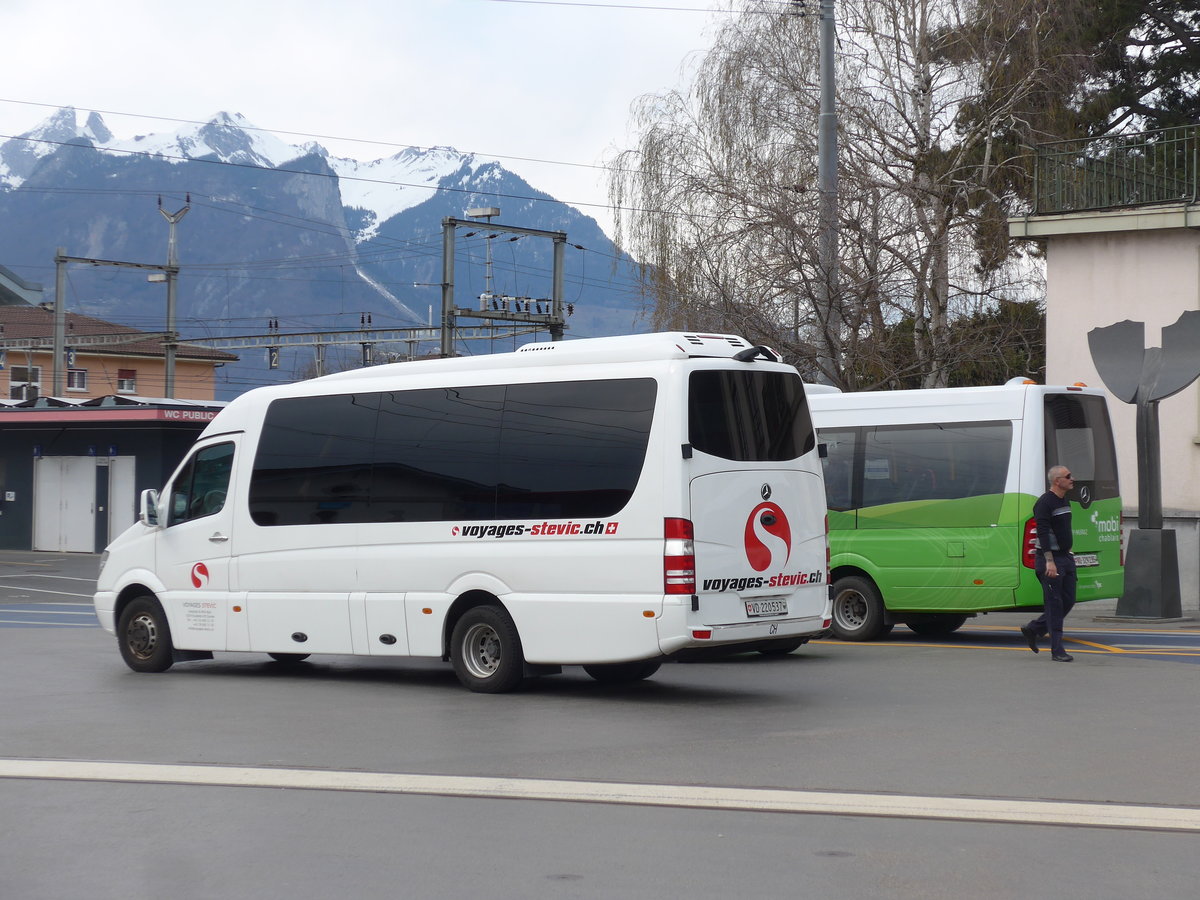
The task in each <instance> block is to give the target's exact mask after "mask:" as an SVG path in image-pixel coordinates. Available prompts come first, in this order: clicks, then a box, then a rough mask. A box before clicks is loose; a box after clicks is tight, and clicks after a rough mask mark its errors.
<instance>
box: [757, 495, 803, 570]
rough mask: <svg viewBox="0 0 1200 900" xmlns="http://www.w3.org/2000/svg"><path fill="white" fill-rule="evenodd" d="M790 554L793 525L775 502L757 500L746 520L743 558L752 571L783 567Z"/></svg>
mask: <svg viewBox="0 0 1200 900" xmlns="http://www.w3.org/2000/svg"><path fill="white" fill-rule="evenodd" d="M791 555H792V529H791V526H790V525H788V520H787V516H785V515H784V514H783V510H782V509H781V508H780V506H779V504H777V503H770V502H765V503H760V504H758V506H756V507H754V510H753V511H752V512H751V513H750V518H748V519H747V520H746V559H748V560H749V561H750V567H751V568H752V569H754V571H755V572H765V571H766V570H767V569H769V568H771V566H772V564H774V566H775V568H777V569H782V568H783V567H784V566H785V565H786V564H787V561H788V558H789V557H790V556H791Z"/></svg>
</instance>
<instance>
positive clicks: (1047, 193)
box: [1033, 126, 1200, 215]
mask: <svg viewBox="0 0 1200 900" xmlns="http://www.w3.org/2000/svg"><path fill="white" fill-rule="evenodd" d="M1036 149H1037V157H1036V169H1035V173H1034V198H1033V199H1034V210H1033V211H1034V214H1035V215H1050V214H1053V213H1064V212H1076V211H1082V210H1094V209H1110V208H1114V207H1122V206H1146V205H1150V204H1157V203H1195V202H1196V198H1197V184H1198V181H1200V179H1198V178H1197V174H1198V172H1200V167H1198V161H1200V155H1198V151H1200V128H1196V127H1191V126H1187V127H1180V128H1162V129H1158V130H1156V131H1142V132H1138V133H1136V134H1120V135H1111V136H1106V137H1098V138H1087V139H1083V140H1072V141H1055V142H1053V143H1049V144H1039V145H1038V147H1037V148H1036Z"/></svg>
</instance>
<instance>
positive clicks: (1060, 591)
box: [1026, 553, 1079, 653]
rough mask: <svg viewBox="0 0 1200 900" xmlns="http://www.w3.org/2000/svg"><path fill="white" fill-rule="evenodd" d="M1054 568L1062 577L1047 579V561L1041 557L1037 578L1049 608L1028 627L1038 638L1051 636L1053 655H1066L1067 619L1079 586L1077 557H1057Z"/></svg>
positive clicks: (1039, 555) (1055, 557) (1058, 555)
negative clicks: (1065, 635) (1076, 568)
mask: <svg viewBox="0 0 1200 900" xmlns="http://www.w3.org/2000/svg"><path fill="white" fill-rule="evenodd" d="M1054 565H1055V567H1056V568H1057V569H1058V577H1057V578H1047V577H1046V558H1045V557H1044V556H1042V555H1041V554H1040V553H1039V554H1038V557H1037V577H1038V581H1040V582H1041V583H1042V598H1043V603H1044V604H1045V608H1044V609H1043V611H1042V614H1041V615H1040V616H1038V617H1037V618H1036V619H1034V620H1033V621H1032V622H1030V623H1029V625H1028V626H1026V627H1028V628H1029V630H1030V631H1032V632H1033V633H1034V634H1037V635H1043V634H1048V635H1050V650H1051V652H1053V653H1063V652H1064V650H1063V639H1062V633H1063V619H1065V618H1066V617H1067V613H1069V612H1070V611H1071V609H1072V607H1074V606H1075V586H1076V585H1077V584H1078V583H1079V574H1078V572H1076V570H1075V557H1073V556H1071V554H1069V553H1055V554H1054Z"/></svg>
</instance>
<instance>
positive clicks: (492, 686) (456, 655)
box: [450, 606, 525, 694]
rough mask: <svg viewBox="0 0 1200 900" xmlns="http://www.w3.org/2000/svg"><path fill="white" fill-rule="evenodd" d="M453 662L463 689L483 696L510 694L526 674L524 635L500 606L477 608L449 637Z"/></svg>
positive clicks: (463, 615)
mask: <svg viewBox="0 0 1200 900" xmlns="http://www.w3.org/2000/svg"><path fill="white" fill-rule="evenodd" d="M450 661H451V662H452V663H453V664H454V674H456V675H457V676H458V680H459V681H461V682H462V683H463V686H464V687H466V688H468V689H470V690H472V691H475V692H477V693H480V694H502V693H504V692H505V691H511V690H512V689H513V688H515V687H516V686H517V685H518V684H520V683H521V679H522V678H523V677H524V674H525V658H524V656H523V654H522V651H521V636H520V635H519V634H518V633H517V626H516V625H515V624H514V623H513V620H512V617H511V616H509V614H508V613H507V612H506V611H505V610H504V609H503V608H502V607H499V606H474V607H472V608H471V609H468V610H467V611H466V612H465V613H463V614H462V617H461V618H460V619H459V620H458V622H457V623H455V625H454V631H453V633H452V634H451V636H450Z"/></svg>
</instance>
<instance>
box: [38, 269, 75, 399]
mask: <svg viewBox="0 0 1200 900" xmlns="http://www.w3.org/2000/svg"><path fill="white" fill-rule="evenodd" d="M66 297H67V250H66V248H65V247H59V248H58V249H57V251H55V254H54V345H53V349H52V350H51V351H50V352H51V353H52V354H53V356H54V365H53V366H51V371H52V372H53V373H54V380H53V389H54V393H53V394H51V396H52V397H61V396H62V395H63V394H64V393H65V391H64V390H63V380H64V379H63V369H64V366H63V363H64V362H65V361H66V359H65V357H66V355H67V310H66ZM31 371H32V370H31Z"/></svg>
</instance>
